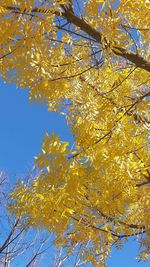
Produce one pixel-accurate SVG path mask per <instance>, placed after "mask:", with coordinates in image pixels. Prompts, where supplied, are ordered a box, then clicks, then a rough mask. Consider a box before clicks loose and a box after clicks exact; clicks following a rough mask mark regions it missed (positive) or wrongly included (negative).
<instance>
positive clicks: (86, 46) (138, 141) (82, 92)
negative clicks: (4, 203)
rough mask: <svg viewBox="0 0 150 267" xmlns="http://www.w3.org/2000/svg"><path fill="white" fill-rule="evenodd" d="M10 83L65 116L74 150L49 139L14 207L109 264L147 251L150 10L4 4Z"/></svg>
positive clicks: (105, 3)
mask: <svg viewBox="0 0 150 267" xmlns="http://www.w3.org/2000/svg"><path fill="white" fill-rule="evenodd" d="M0 15H1V33H0V35H1V38H0V46H1V54H0V60H1V66H0V72H1V76H2V77H3V79H4V80H7V81H8V82H15V83H16V85H17V86H20V87H22V88H29V89H30V100H31V101H36V102H37V103H41V102H44V103H45V105H47V107H48V109H49V110H50V111H52V110H53V111H56V112H60V113H62V114H64V116H66V119H67V122H68V126H69V127H70V130H71V132H72V134H73V136H74V145H73V146H72V147H71V145H69V143H68V142H67V141H66V142H63V141H61V140H60V138H59V137H58V136H55V135H54V134H52V135H48V133H46V136H45V140H44V141H43V145H42V149H41V153H40V154H39V155H38V156H37V157H36V160H35V164H36V166H37V169H39V171H40V172H39V173H40V174H39V175H38V176H37V177H36V178H35V179H33V180H32V182H30V183H28V184H25V183H24V182H23V181H20V182H18V184H17V185H16V188H15V189H14V191H13V192H12V193H11V197H12V201H11V202H10V206H9V209H10V210H11V211H12V212H13V213H14V214H16V215H17V216H20V215H23V216H25V217H26V220H27V221H28V224H29V225H31V226H34V227H44V228H46V229H47V230H49V231H53V232H54V233H55V235H56V240H55V242H56V244H59V245H63V246H66V247H67V248H68V251H70V250H71V249H72V248H74V247H75V246H76V244H79V243H81V244H82V245H85V251H84V255H83V257H84V258H85V259H86V260H88V261H90V262H92V263H93V264H94V265H95V266H105V263H106V259H107V257H108V255H109V253H110V251H111V247H112V246H113V245H116V247H121V244H122V242H124V241H125V240H128V238H129V237H131V236H137V237H138V242H139V246H140V253H139V257H140V258H142V259H144V260H147V258H148V255H149V251H150V209H149V206H150V187H149V186H150V152H149V151H150V133H149V129H150V128H149V123H150V114H149V111H150V104H149V97H150V53H149V49H150V45H149V41H150V2H149V1H148V0H141V1H138V0H134V1H125V0H120V1H119V0H118V1H117V0H116V1H113V0H88V1H86V0H85V1H84V0H83V1H78V0H72V1H69V0H64V1H63V0H62V1H61V0H54V1H51V0H49V1H48V0H47V1H44V0H43V1H34V0H32V1H31V0H30V1H29V0H27V1H23V0H19V1H16V0H1V1H0Z"/></svg>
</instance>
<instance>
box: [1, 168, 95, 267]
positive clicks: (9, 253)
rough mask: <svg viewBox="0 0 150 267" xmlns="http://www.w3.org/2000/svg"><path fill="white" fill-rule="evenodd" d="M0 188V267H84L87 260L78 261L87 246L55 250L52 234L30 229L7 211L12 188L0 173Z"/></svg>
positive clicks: (22, 218) (2, 173)
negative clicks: (8, 192)
mask: <svg viewBox="0 0 150 267" xmlns="http://www.w3.org/2000/svg"><path fill="white" fill-rule="evenodd" d="M30 176H31V173H30ZM28 178H29V177H28ZM30 179H31V177H30ZM0 187H1V191H0V203H1V217H0V226H1V228H0V229H1V230H0V266H1V267H10V266H20V264H21V266H24V267H37V266H41V264H42V266H48V267H65V266H70V263H71V265H72V266H73V267H80V266H85V264H87V261H86V260H83V259H81V258H82V255H83V253H84V251H85V249H86V246H87V245H88V244H86V245H85V246H84V247H83V245H81V244H77V245H76V246H75V248H74V249H73V250H71V251H69V250H68V251H67V249H65V248H63V247H54V245H53V239H54V237H53V234H50V233H49V232H47V231H44V230H41V229H34V228H29V227H28V225H27V223H26V219H25V218H24V216H22V217H17V218H15V217H14V216H12V214H10V213H9V212H8V211H7V209H6V206H7V203H8V202H9V197H8V194H7V191H10V187H11V186H10V184H9V183H8V180H7V177H6V175H5V174H4V172H2V171H1V172H0ZM72 253H73V255H74V256H72ZM86 266H87V265H86ZM88 266H90V265H88Z"/></svg>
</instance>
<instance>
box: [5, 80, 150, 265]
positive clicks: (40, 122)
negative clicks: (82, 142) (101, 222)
mask: <svg viewBox="0 0 150 267" xmlns="http://www.w3.org/2000/svg"><path fill="white" fill-rule="evenodd" d="M45 132H48V133H52V132H54V133H55V134H56V135H60V136H61V138H62V139H63V140H66V141H70V142H73V138H72V135H71V133H70V131H69V129H68V128H67V124H66V121H65V118H64V117H63V116H61V115H59V114H57V113H55V112H48V111H47V108H46V107H45V106H44V105H36V104H34V103H33V104H30V103H29V101H28V90H25V89H16V86H15V85H12V84H11V85H8V84H6V83H5V84H4V82H3V80H2V79H0V170H3V171H5V172H6V174H7V175H8V178H9V180H10V181H11V183H13V182H15V181H16V180H17V177H20V176H25V174H26V173H27V172H29V171H30V170H31V168H32V166H33V162H34V156H36V155H37V154H38V153H39V152H40V148H41V144H42V138H44V133H45ZM136 256H137V246H136V245H135V242H134V241H133V240H131V241H130V242H129V243H127V244H125V246H124V249H122V250H119V251H116V250H113V252H112V257H111V258H110V259H109V260H108V267H148V266H149V263H142V262H140V263H138V262H137V260H135V258H136ZM20 267H22V266H20ZM41 267H42V266H41ZM66 267H71V266H66Z"/></svg>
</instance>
